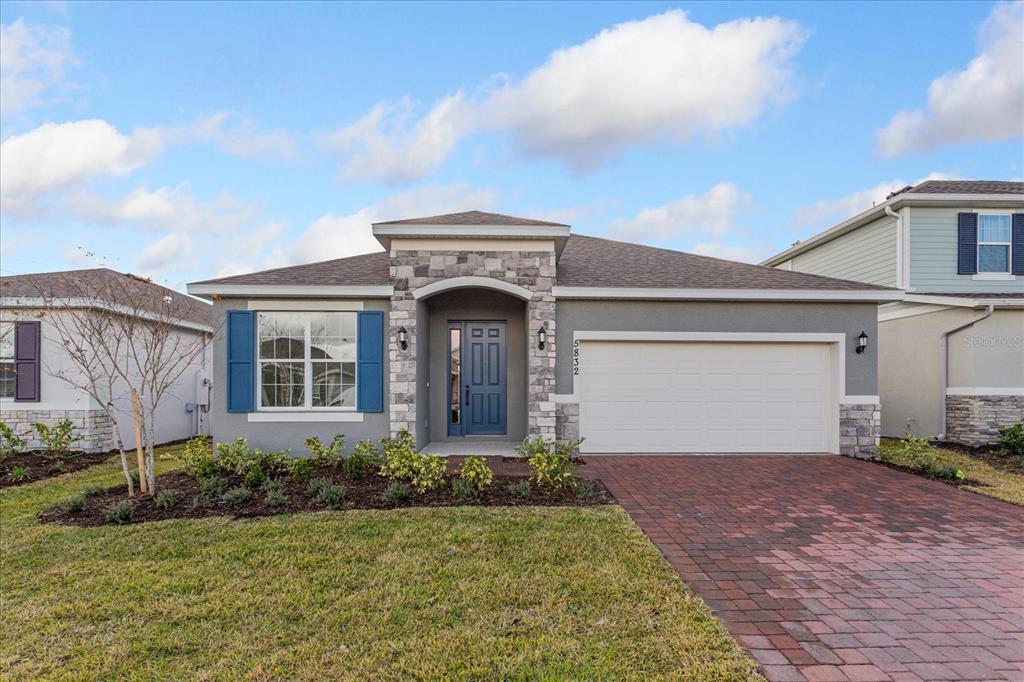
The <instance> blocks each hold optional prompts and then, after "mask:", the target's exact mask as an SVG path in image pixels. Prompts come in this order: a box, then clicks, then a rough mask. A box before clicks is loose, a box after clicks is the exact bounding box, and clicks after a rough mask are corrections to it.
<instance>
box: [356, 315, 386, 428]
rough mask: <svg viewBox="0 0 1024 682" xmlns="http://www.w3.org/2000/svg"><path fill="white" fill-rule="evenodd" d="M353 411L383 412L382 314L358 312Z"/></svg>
mask: <svg viewBox="0 0 1024 682" xmlns="http://www.w3.org/2000/svg"><path fill="white" fill-rule="evenodd" d="M356 338H357V343H358V344H359V345H358V348H357V349H356V362H357V363H358V365H359V367H358V368H357V370H356V383H357V386H356V409H357V410H359V411H360V412H383V411H384V313H383V312H381V311H379V310H367V311H364V312H361V313H359V322H358V325H357V327H356Z"/></svg>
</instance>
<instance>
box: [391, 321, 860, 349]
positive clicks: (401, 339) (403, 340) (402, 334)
mask: <svg viewBox="0 0 1024 682" xmlns="http://www.w3.org/2000/svg"><path fill="white" fill-rule="evenodd" d="M408 335H409V332H407V331H405V327H400V328H399V329H398V345H399V346H401V347H402V350H406V349H408V348H409V340H408V338H407V337H408ZM857 352H858V353H859V352H860V351H857Z"/></svg>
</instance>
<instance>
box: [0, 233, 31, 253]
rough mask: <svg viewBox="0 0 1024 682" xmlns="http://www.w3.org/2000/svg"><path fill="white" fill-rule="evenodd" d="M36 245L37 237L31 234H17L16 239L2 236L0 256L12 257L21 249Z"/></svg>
mask: <svg viewBox="0 0 1024 682" xmlns="http://www.w3.org/2000/svg"><path fill="white" fill-rule="evenodd" d="M37 243H39V236H38V235H36V234H33V233H31V232H29V233H26V234H19V235H18V236H16V237H7V236H6V235H4V238H3V239H0V256H13V255H14V254H16V253H17V252H19V251H21V250H22V249H25V248H27V247H29V246H32V245H34V244H37Z"/></svg>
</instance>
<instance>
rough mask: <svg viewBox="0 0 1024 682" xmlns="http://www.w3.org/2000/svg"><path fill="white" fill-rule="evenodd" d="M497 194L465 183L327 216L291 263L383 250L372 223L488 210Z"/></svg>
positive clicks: (315, 224) (299, 246) (309, 231)
mask: <svg viewBox="0 0 1024 682" xmlns="http://www.w3.org/2000/svg"><path fill="white" fill-rule="evenodd" d="M494 200H495V193H494V192H493V191H492V190H487V189H473V188H471V187H469V186H467V185H466V184H464V183H460V182H456V183H452V184H449V185H438V186H429V187H423V188H420V189H416V190H413V191H410V192H403V193H401V194H396V195H394V196H392V197H388V198H387V199H384V200H383V201H380V202H378V203H376V204H372V205H369V206H366V207H363V208H361V209H359V210H358V211H356V212H355V213H349V214H346V215H336V214H335V213H333V212H332V213H326V214H324V215H322V216H320V217H319V218H317V219H316V220H315V221H314V222H313V223H312V224H311V225H310V226H309V228H307V229H306V231H305V232H303V233H302V235H300V236H299V238H298V240H297V241H296V242H295V244H294V245H293V246H292V248H291V249H290V251H289V260H290V261H291V262H292V263H309V262H313V261H321V260H329V259H332V258H343V257H345V256H355V255H358V254H362V253H371V252H373V251H380V250H381V245H380V243H379V242H378V241H377V240H376V239H375V238H374V237H373V234H372V233H371V231H370V224H371V223H374V222H380V221H383V220H396V219H400V218H404V217H408V216H416V215H430V214H436V213H450V212H456V211H465V210H471V209H487V208H490V206H491V205H492V204H493V203H494Z"/></svg>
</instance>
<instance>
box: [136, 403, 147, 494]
mask: <svg viewBox="0 0 1024 682" xmlns="http://www.w3.org/2000/svg"><path fill="white" fill-rule="evenodd" d="M141 412H142V409H141V407H140V406H139V394H138V393H137V392H136V390H135V389H134V388H133V389H132V421H133V422H135V457H136V459H137V460H138V462H137V464H138V467H139V492H141V493H142V494H146V493H147V492H149V485H148V483H149V477H148V476H147V475H146V460H145V456H144V455H143V454H142V448H143V445H142V414H141Z"/></svg>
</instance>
